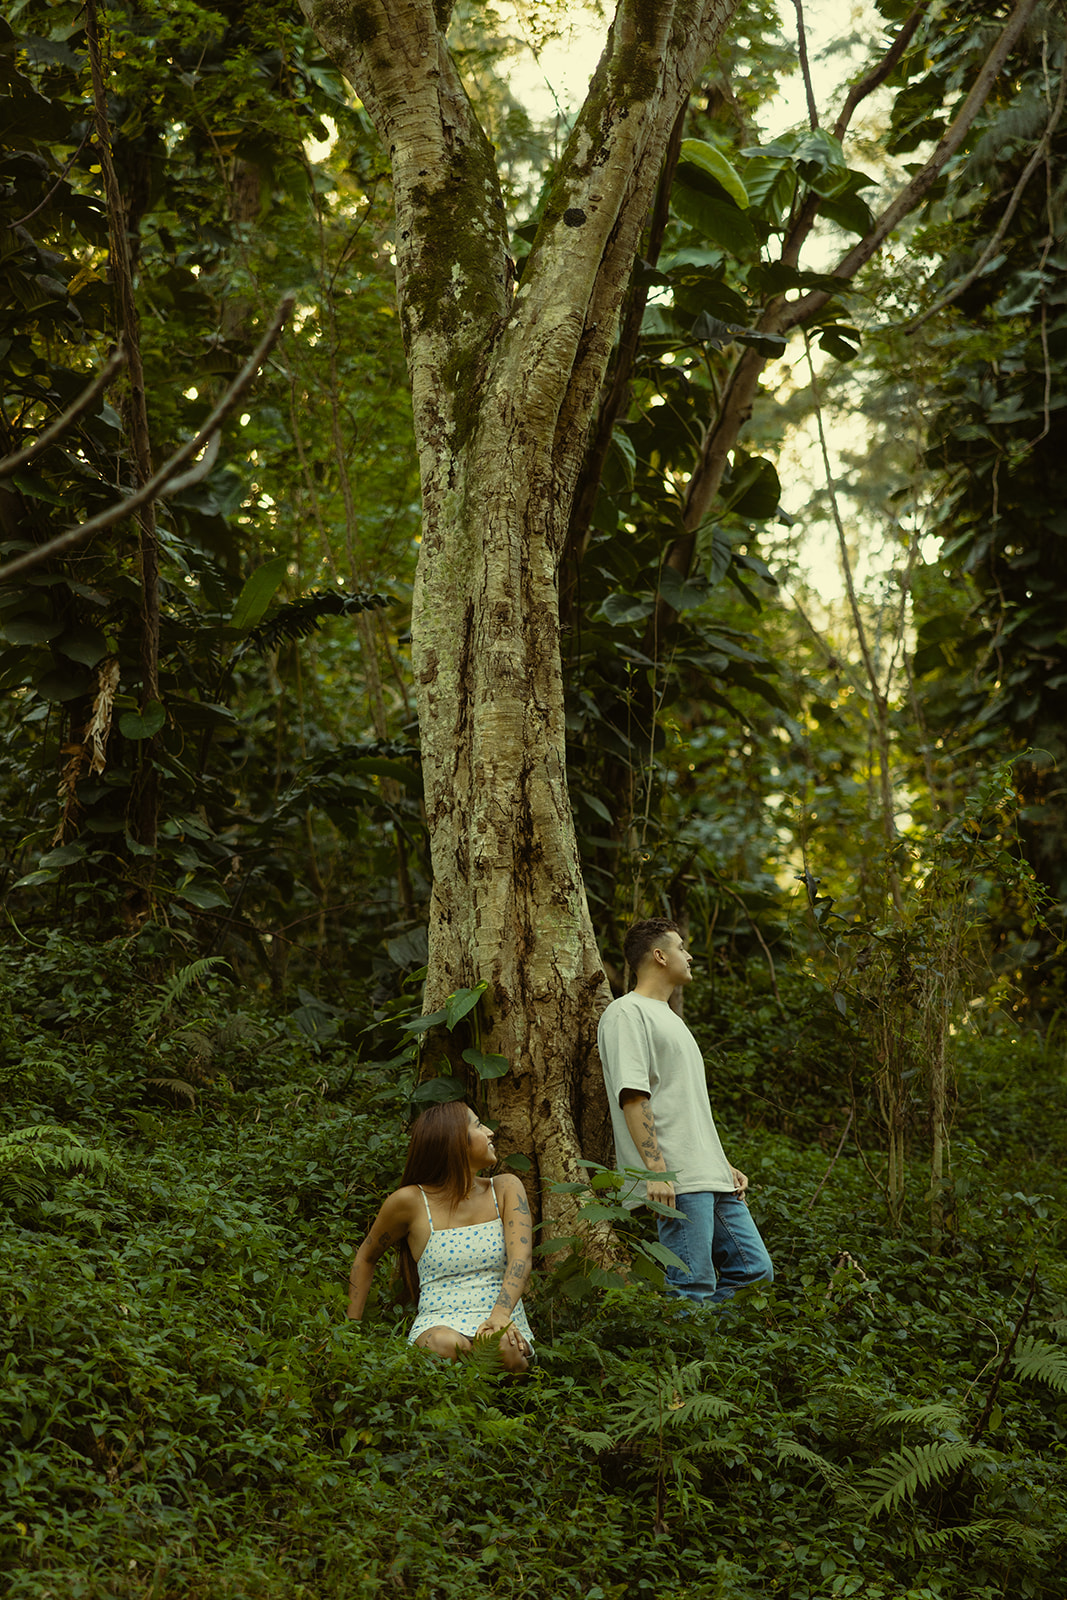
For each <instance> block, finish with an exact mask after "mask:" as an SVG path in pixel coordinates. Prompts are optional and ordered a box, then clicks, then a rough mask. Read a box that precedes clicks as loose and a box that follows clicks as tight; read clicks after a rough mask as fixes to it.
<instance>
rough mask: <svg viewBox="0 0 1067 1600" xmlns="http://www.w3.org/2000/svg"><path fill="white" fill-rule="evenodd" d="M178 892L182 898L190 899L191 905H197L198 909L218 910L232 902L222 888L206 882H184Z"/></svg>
mask: <svg viewBox="0 0 1067 1600" xmlns="http://www.w3.org/2000/svg"><path fill="white" fill-rule="evenodd" d="M177 893H178V895H179V896H180V897H181V899H183V900H188V902H189V904H190V905H191V906H196V908H197V910H198V911H216V910H218V909H219V907H221V906H228V905H229V903H230V902H229V901H228V900H227V898H226V896H225V895H224V894H223V893H221V891H220V890H218V889H214V888H212V887H210V885H208V884H206V883H186V884H183V885H182V886H181V888H180V889H179V890H178V891H177Z"/></svg>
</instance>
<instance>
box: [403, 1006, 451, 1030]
mask: <svg viewBox="0 0 1067 1600" xmlns="http://www.w3.org/2000/svg"><path fill="white" fill-rule="evenodd" d="M445 1015H446V1014H445V1012H444V1011H430V1012H428V1013H427V1015H426V1016H424V1017H416V1018H415V1019H414V1021H412V1022H405V1023H404V1032H405V1033H429V1031H430V1029H431V1028H438V1027H440V1025H441V1023H442V1022H444V1020H445Z"/></svg>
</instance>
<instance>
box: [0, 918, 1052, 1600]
mask: <svg viewBox="0 0 1067 1600" xmlns="http://www.w3.org/2000/svg"><path fill="white" fill-rule="evenodd" d="M0 977H2V984H3V987H2V994H3V1017H2V1027H0V1042H2V1065H0V1074H2V1081H3V1086H4V1110H3V1121H2V1123H0V1189H2V1195H0V1198H2V1201H3V1210H2V1216H0V1230H2V1252H0V1257H2V1277H0V1294H2V1302H0V1306H2V1312H0V1314H2V1316H3V1322H4V1335H5V1336H4V1340H3V1348H4V1354H3V1358H2V1359H3V1367H4V1375H3V1384H2V1386H0V1430H2V1434H3V1440H4V1451H3V1465H2V1468H0V1480H2V1490H3V1493H2V1497H0V1567H2V1571H3V1583H4V1587H5V1590H6V1592H7V1593H9V1594H10V1595H11V1596H12V1597H13V1600H25V1597H31V1596H32V1597H34V1600H38V1597H44V1596H53V1595H54V1596H64V1597H67V1596H78V1597H86V1600H104V1597H108V1600H110V1597H121V1600H126V1597H128V1600H147V1597H155V1600H172V1597H175V1600H176V1597H178V1596H182V1597H185V1596H189V1597H196V1600H198V1597H204V1600H207V1597H208V1596H210V1597H211V1600H219V1597H232V1600H242V1597H245V1596H247V1597H250V1600H327V1597H329V1600H349V1597H352V1600H356V1597H360V1600H362V1597H364V1596H368V1597H369V1596H375V1595H379V1594H381V1595H392V1594H396V1593H399V1594H409V1595H413V1596H424V1597H427V1600H431V1597H438V1596H439V1597H442V1600H445V1597H451V1596H460V1595H463V1596H469V1595H470V1594H472V1593H477V1594H483V1595H501V1596H503V1595H507V1596H515V1597H522V1600H525V1597H529V1600H535V1597H536V1600H544V1597H549V1596H551V1597H556V1596H560V1597H563V1596H572V1595H573V1596H576V1597H582V1600H606V1597H618V1600H623V1597H625V1600H696V1597H699V1600H712V1597H722V1600H765V1597H767V1596H773V1595H783V1596H789V1597H792V1600H830V1597H833V1596H838V1595H843V1596H847V1595H852V1594H861V1595H863V1596H864V1597H865V1600H927V1597H942V1596H944V1597H953V1600H957V1597H958V1600H963V1597H964V1596H966V1597H968V1600H972V1597H976V1600H982V1597H990V1600H991V1597H993V1596H998V1597H999V1596H1002V1595H1003V1594H1005V1593H1009V1592H1010V1593H1012V1594H1018V1595H1023V1596H1035V1597H1042V1600H1053V1597H1054V1596H1055V1597H1058V1596H1059V1595H1061V1594H1062V1575H1061V1574H1062V1568H1063V1560H1064V1554H1065V1544H1067V1513H1065V1509H1064V1508H1065V1506H1067V1458H1065V1441H1067V1350H1065V1349H1064V1345H1063V1333H1064V1330H1065V1329H1067V1269H1065V1267H1064V1265H1063V1245H1064V1238H1063V1231H1064V1222H1063V1199H1064V1194H1063V1183H1062V1178H1061V1176H1060V1174H1059V1171H1058V1167H1057V1159H1056V1152H1057V1146H1058V1144H1059V1140H1060V1138H1061V1135H1062V1130H1063V1127H1064V1121H1065V1115H1067V1091H1065V1086H1064V1082H1063V1074H1062V1069H1061V1068H1060V1065H1059V1063H1058V1061H1057V1059H1056V1054H1055V1052H1054V1051H1052V1050H1050V1049H1045V1048H1044V1047H1043V1046H1041V1045H1040V1044H1039V1043H1034V1042H1028V1041H1026V1040H1025V1039H1024V1040H1021V1041H1018V1042H1016V1043H1014V1044H1012V1043H1011V1042H1010V1040H1009V1039H1008V1038H1004V1039H1002V1040H1000V1041H997V1040H995V1039H994V1040H989V1039H987V1040H985V1041H976V1042H975V1043H974V1044H973V1045H972V1046H971V1047H970V1049H969V1052H968V1053H967V1055H966V1057H965V1058H964V1059H963V1061H962V1062H961V1069H962V1070H961V1111H960V1121H959V1126H958V1129H957V1136H956V1163H957V1165H956V1180H957V1181H956V1195H957V1202H958V1205H957V1211H956V1213H955V1221H954V1230H953V1231H952V1232H951V1234H950V1235H949V1237H948V1239H947V1240H946V1244H945V1248H944V1249H943V1250H942V1252H941V1253H940V1254H939V1255H937V1256H932V1255H931V1254H930V1252H929V1249H928V1245H927V1235H926V1232H925V1226H926V1206H925V1196H924V1193H923V1188H924V1183H923V1180H922V1178H921V1176H920V1173H921V1171H922V1163H921V1159H918V1158H917V1159H916V1162H915V1168H914V1182H913V1190H912V1192H911V1194H910V1195H909V1207H908V1212H907V1221H906V1224H905V1226H904V1228H903V1229H902V1230H901V1231H900V1232H899V1233H894V1232H892V1231H891V1230H889V1229H888V1228H887V1225H886V1219H885V1213H884V1208H883V1203H882V1200H881V1197H880V1194H879V1191H878V1187H877V1184H876V1182H875V1181H874V1176H873V1175H872V1170H871V1169H870V1163H872V1162H874V1160H875V1156H874V1155H873V1154H872V1153H871V1151H869V1150H868V1151H865V1152H864V1156H863V1158H861V1157H860V1156H859V1155H857V1153H856V1151H855V1149H854V1148H851V1147H847V1146H846V1148H844V1149H843V1150H842V1151H841V1154H840V1156H839V1157H838V1158H837V1159H836V1160H835V1159H834V1156H835V1148H834V1147H833V1146H831V1147H830V1148H826V1147H824V1146H825V1141H823V1142H820V1139H819V1138H818V1137H817V1136H815V1135H813V1134H811V1133H806V1134H804V1135H803V1136H802V1137H801V1136H799V1135H797V1136H794V1135H792V1134H790V1133H788V1132H782V1131H780V1129H779V1128H778V1127H768V1126H764V1127H762V1128H756V1129H753V1130H752V1131H750V1132H749V1133H748V1134H746V1135H744V1144H745V1152H744V1153H745V1162H746V1165H747V1167H748V1170H749V1172H750V1175H751V1176H752V1178H753V1184H754V1195H753V1205H754V1207H755V1208H756V1210H757V1213H758V1218H759V1222H760V1225H761V1227H762V1228H763V1230H764V1231H765V1234H766V1237H767V1239H768V1242H769V1244H770V1246H771V1249H772V1253H773V1255H774V1257H775V1261H776V1266H777V1272H778V1276H777V1280H776V1283H775V1285H774V1287H773V1288H771V1289H761V1290H757V1291H754V1292H752V1293H750V1294H749V1295H747V1296H746V1297H742V1298H741V1299H739V1301H738V1302H736V1303H735V1304H734V1305H733V1306H731V1307H730V1308H729V1309H728V1310H727V1311H725V1312H724V1313H722V1314H718V1315H716V1314H714V1313H697V1314H686V1312H685V1311H684V1310H683V1309H682V1308H679V1307H678V1306H676V1305H675V1304H673V1303H671V1302H669V1301H667V1300H666V1299H664V1298H663V1297H662V1296H661V1295H660V1294H658V1293H657V1292H655V1290H654V1289H651V1288H648V1287H646V1286H626V1287H623V1288H616V1289H610V1290H607V1291H601V1292H598V1293H595V1294H591V1295H587V1296H585V1297H584V1298H578V1299H570V1298H568V1297H567V1296H566V1295H565V1294H562V1293H561V1292H559V1288H558V1283H557V1280H556V1279H554V1278H553V1276H552V1275H551V1274H549V1273H547V1272H545V1273H541V1274H539V1277H538V1281H537V1284H536V1286H535V1289H534V1291H533V1294H532V1296H531V1297H530V1298H531V1302H532V1304H531V1314H532V1317H533V1319H534V1322H535V1327H536V1328H537V1330H538V1334H539V1347H540V1353H541V1359H542V1365H541V1369H540V1371H539V1372H538V1373H537V1374H536V1375H535V1376H534V1377H533V1378H532V1379H530V1380H527V1381H525V1382H522V1383H520V1384H507V1383H502V1382H501V1381H499V1380H498V1379H496V1378H495V1377H493V1376H491V1375H490V1374H488V1373H487V1372H486V1371H485V1370H484V1368H483V1366H482V1365H481V1364H479V1363H477V1362H472V1363H467V1364H462V1365H459V1366H456V1367H440V1366H437V1365H435V1364H433V1363H432V1362H430V1361H428V1360H427V1359H425V1358H423V1357H421V1356H420V1355H418V1354H416V1353H414V1352H411V1351H409V1350H408V1349H407V1347H406V1345H405V1343H404V1342H403V1340H402V1338H401V1337H400V1331H399V1330H400V1327H401V1323H400V1322H399V1321H398V1314H397V1313H396V1312H394V1311H393V1310H392V1308H391V1307H390V1306H389V1305H388V1302H387V1296H386V1295H385V1294H384V1293H382V1294H381V1295H379V1297H378V1298H377V1300H376V1302H375V1303H374V1304H373V1306H372V1311H371V1315H370V1317H369V1319H368V1321H367V1322H365V1323H364V1324H362V1325H359V1326H355V1325H350V1324H348V1323H347V1322H346V1321H345V1320H344V1293H345V1283H346V1278H347V1270H348V1264H349V1260H350V1257H351V1252H352V1248H353V1245H354V1243H355V1241H356V1240H357V1238H358V1237H359V1234H360V1232H361V1229H362V1228H363V1226H364V1225H365V1223H366V1221H367V1220H368V1218H369V1216H370V1214H371V1213H372V1211H373V1209H374V1207H375V1205H376V1203H377V1201H378V1199H379V1198H380V1196H381V1195H382V1194H383V1193H384V1192H386V1191H387V1190H388V1189H389V1188H390V1187H392V1185H393V1184H394V1182H395V1179H396V1175H397V1173H398V1171H399V1167H400V1161H401V1152H402V1149H403V1144H404V1135H403V1120H404V1115H405V1112H406V1108H407V1098H408V1094H409V1093H410V1089H411V1080H410V1076H409V1070H410V1069H409V1068H408V1066H407V1065H406V1063H404V1062H403V1061H399V1062H398V1061H396V1060H393V1061H392V1062H389V1063H385V1064H374V1063H369V1062H363V1063H361V1064H360V1065H359V1067H358V1068H357V1070H356V1071H354V1072H353V1071H352V1061H351V1051H350V1049H349V1047H348V1046H347V1045H345V1044H344V1043H342V1042H341V1041H340V1040H338V1041H336V1042H335V1048H334V1049H332V1051H331V1050H325V1051H323V1050H318V1049H316V1048H314V1047H313V1046H312V1045H311V1044H310V1043H309V1041H308V1038H307V1036H306V1034H305V1033H303V1032H302V1031H301V1030H300V1028H299V1027H298V1026H296V1025H295V1024H294V1023H293V1021H292V1019H291V1018H286V1017H284V1016H282V1015H280V1014H278V1013H276V1012H271V1011H268V1010H267V1009H266V1008H265V1007H263V1006H254V1005H253V1004H252V1002H250V1001H248V1000H245V1001H244V1002H243V1003H244V1004H245V1005H247V1008H248V1009H247V1010H245V1011H239V1010H237V1009H236V1008H235V996H234V992H233V990H232V987H230V986H228V985H227V984H226V983H225V982H224V980H223V979H222V978H221V977H219V976H218V974H212V972H211V971H210V970H209V969H208V968H206V967H203V968H201V969H200V970H199V972H198V973H197V974H191V975H188V977H187V978H186V980H185V981H179V982H176V983H175V982H171V983H170V984H169V985H165V984H162V983H159V982H157V983H155V984H152V983H150V982H148V981H147V980H146V977H145V975H144V974H143V973H139V972H138V971H137V970H136V968H135V966H134V965H133V962H132V958H131V954H130V950H129V947H128V946H124V945H113V946H105V947H102V948H97V949H92V948H90V947H86V946H81V945H78V944H76V943H74V942H72V941H67V940H61V939H59V938H52V939H51V940H50V941H48V942H47V943H46V944H45V945H43V946H40V947H35V948H27V947H26V946H25V945H20V946H19V947H17V948H10V949H7V950H4V951H0ZM194 977H197V978H198V979H199V981H198V982H194V981H192V980H193V978H194ZM728 1001H729V1003H730V1004H733V1005H734V1006H736V1007H738V1008H739V1007H740V997H739V996H734V997H733V998H732V1000H730V997H722V996H720V1003H721V1005H722V1007H723V1010H724V1012H728V1010H729V1005H728ZM707 1026H708V1027H709V1028H710V1027H711V1026H712V1024H711V1022H710V1021H708V1023H707ZM809 1026H810V1019H808V1018H805V1017H804V1016H803V1015H799V1014H798V1021H797V1029H798V1032H799V1031H800V1030H803V1029H805V1028H808V1027H809ZM787 1031H788V1020H787V1019H786V1020H785V1021H783V1018H782V1015H781V1013H779V1012H776V1013H775V1016H774V1020H773V1028H772V1030H771V1032H770V1034H769V1036H768V1043H767V1049H768V1054H770V1052H772V1051H774V1050H778V1051H779V1052H781V1053H784V1054H786V1055H788V1054H789V1051H790V1050H791V1049H793V1048H794V1047H795V1046H796V1047H797V1048H799V1046H797V1045H796V1038H794V1039H793V1040H792V1042H790V1039H789V1038H788V1037H786V1033H787ZM758 1048H759V1041H758V1039H756V1040H754V1039H753V1037H752V1034H751V1033H750V1035H749V1037H748V1038H747V1039H746V1042H745V1050H744V1052H732V1051H731V1050H730V1049H729V1048H725V1049H724V1050H723V1052H722V1055H721V1059H720V1063H719V1071H720V1073H721V1082H720V1085H719V1088H720V1094H721V1098H722V1104H723V1106H724V1111H723V1121H724V1124H725V1125H726V1126H727V1127H730V1126H731V1125H732V1124H734V1123H736V1127H737V1130H738V1131H737V1134H736V1137H737V1138H741V1137H742V1135H741V1132H740V1128H741V1120H742V1118H741V1112H742V1109H743V1106H744V1103H745V1097H746V1095H747V1094H748V1090H749V1085H750V1082H751V1071H750V1069H751V1061H752V1053H753V1050H756V1051H757V1052H758ZM365 1053H366V1052H365ZM840 1066H841V1064H840V1063H838V1064H837V1066H835V1065H834V1063H828V1067H829V1068H833V1072H831V1077H832V1078H833V1080H834V1081H835V1082H836V1081H837V1079H836V1076H835V1074H837V1071H838V1068H839V1067H840ZM731 1073H733V1076H731ZM786 1077H787V1075H786V1074H784V1073H782V1074H780V1075H779V1078H778V1079H776V1081H775V1086H774V1092H775V1095H776V1096H777V1097H778V1098H779V1099H781V1097H782V1096H784V1095H786V1094H787V1082H786ZM800 1089H801V1091H802V1093H803V1095H804V1096H805V1103H806V1104H807V1103H808V1102H809V1101H810V1099H811V1095H812V1087H811V1082H810V1079H809V1078H803V1079H802V1081H801V1083H800ZM801 1121H803V1122H805V1123H806V1122H808V1121H810V1119H808V1118H807V1117H805V1118H802V1119H801ZM787 1123H788V1119H787ZM1060 1148H1062V1146H1060ZM918 1154H919V1156H921V1152H919V1153H918Z"/></svg>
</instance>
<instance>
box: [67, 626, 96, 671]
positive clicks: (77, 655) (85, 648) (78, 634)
mask: <svg viewBox="0 0 1067 1600" xmlns="http://www.w3.org/2000/svg"><path fill="white" fill-rule="evenodd" d="M56 649H57V650H59V651H60V652H61V653H62V654H63V655H65V656H69V657H70V659H71V661H80V662H81V663H82V665H83V666H86V667H95V666H96V665H97V664H98V662H100V661H102V660H103V659H104V657H105V656H106V655H107V653H108V649H107V640H106V639H105V638H104V635H103V634H102V633H101V631H100V629H99V628H92V627H88V626H85V627H80V628H71V629H70V631H69V632H68V633H65V634H63V636H62V638H60V639H58V640H57V641H56Z"/></svg>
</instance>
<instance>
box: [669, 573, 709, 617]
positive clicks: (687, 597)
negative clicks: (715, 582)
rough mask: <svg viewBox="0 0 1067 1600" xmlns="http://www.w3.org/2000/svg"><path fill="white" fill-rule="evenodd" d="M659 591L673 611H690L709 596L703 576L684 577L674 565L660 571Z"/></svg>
mask: <svg viewBox="0 0 1067 1600" xmlns="http://www.w3.org/2000/svg"><path fill="white" fill-rule="evenodd" d="M659 592H660V594H661V595H662V596H663V598H664V600H666V602H667V604H668V605H669V606H670V608H671V610H672V611H690V610H692V608H693V607H694V606H699V605H702V604H703V603H704V601H705V600H706V599H707V598H708V586H707V584H706V583H705V582H704V580H703V578H688V579H686V578H683V576H682V574H681V573H680V572H676V571H675V570H674V568H673V567H664V568H663V569H662V571H661V572H660V575H659Z"/></svg>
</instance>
